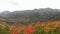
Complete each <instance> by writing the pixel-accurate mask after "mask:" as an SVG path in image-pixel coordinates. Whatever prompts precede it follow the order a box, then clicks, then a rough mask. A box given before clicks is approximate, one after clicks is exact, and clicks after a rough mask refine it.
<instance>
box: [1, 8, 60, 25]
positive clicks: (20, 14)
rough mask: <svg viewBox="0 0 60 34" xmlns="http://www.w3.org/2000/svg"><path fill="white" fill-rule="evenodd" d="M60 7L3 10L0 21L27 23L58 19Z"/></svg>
mask: <svg viewBox="0 0 60 34" xmlns="http://www.w3.org/2000/svg"><path fill="white" fill-rule="evenodd" d="M59 16H60V9H52V8H41V9H34V10H22V11H14V12H9V11H4V12H2V13H0V22H1V23H2V22H3V23H4V22H5V23H8V24H29V23H35V22H48V21H54V20H58V19H60V17H59Z"/></svg>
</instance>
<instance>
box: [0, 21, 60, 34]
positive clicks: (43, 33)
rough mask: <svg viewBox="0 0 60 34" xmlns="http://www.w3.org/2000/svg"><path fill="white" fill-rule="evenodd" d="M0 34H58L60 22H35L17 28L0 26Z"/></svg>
mask: <svg viewBox="0 0 60 34" xmlns="http://www.w3.org/2000/svg"><path fill="white" fill-rule="evenodd" d="M0 34H60V21H53V22H48V23H45V22H42V23H41V22H37V23H34V24H29V25H24V26H22V25H20V26H18V27H17V26H14V25H11V26H8V25H5V24H0Z"/></svg>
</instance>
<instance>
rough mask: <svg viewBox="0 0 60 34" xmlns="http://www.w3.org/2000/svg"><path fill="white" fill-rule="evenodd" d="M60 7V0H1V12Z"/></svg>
mask: <svg viewBox="0 0 60 34" xmlns="http://www.w3.org/2000/svg"><path fill="white" fill-rule="evenodd" d="M47 7H49V8H54V9H60V0H0V12H2V11H5V10H8V11H11V12H12V11H15V10H31V9H35V8H37V9H39V8H47Z"/></svg>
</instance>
